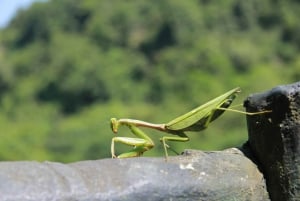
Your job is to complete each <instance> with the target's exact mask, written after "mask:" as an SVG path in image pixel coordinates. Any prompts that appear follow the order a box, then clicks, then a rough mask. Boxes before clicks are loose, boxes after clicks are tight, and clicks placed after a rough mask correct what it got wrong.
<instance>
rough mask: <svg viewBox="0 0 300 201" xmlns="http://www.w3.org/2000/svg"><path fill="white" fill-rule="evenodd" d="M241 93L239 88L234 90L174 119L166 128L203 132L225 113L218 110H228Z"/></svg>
mask: <svg viewBox="0 0 300 201" xmlns="http://www.w3.org/2000/svg"><path fill="white" fill-rule="evenodd" d="M239 92H240V88H239V87H237V88H235V89H232V90H230V91H228V92H226V93H225V94H223V95H221V96H219V97H217V98H215V99H213V100H211V101H209V102H207V103H205V104H203V105H201V106H199V107H197V108H195V109H193V110H192V111H190V112H188V113H186V114H184V115H181V116H179V117H177V118H175V119H173V120H172V121H170V122H169V123H167V124H166V125H165V127H166V128H167V129H168V130H169V131H170V132H172V131H200V130H203V129H205V128H206V127H207V125H208V124H209V123H210V122H212V121H213V120H215V119H217V118H218V117H219V116H220V115H221V114H223V112H224V111H225V110H218V108H228V107H229V106H230V104H231V103H232V101H233V100H234V99H235V97H236V95H237V93H239Z"/></svg>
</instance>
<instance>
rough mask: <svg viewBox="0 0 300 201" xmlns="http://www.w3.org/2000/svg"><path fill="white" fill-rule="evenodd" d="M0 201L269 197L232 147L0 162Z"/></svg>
mask: <svg viewBox="0 0 300 201" xmlns="http://www.w3.org/2000/svg"><path fill="white" fill-rule="evenodd" d="M0 195H1V197H0V200H5V201H10V200H14V201H15V200H22V201H26V200H30V201H41V200H43V201H48V200H49V201H50V200H56V201H69V200H70V201H71V200H72V201H74V200H76V201H83V200H84V201H88V200H93V201H97V200H101V201H102V200H112V201H116V200H122V201H126V200H128V201H129V200H130V201H132V200H144V201H147V200H155V201H157V200H190V201H193V200H203V201H204V200H205V201H206V200H210V201H213V200H222V201H226V200H232V201H233V200H238V201H244V200H245V201H246V200H247V201H251V200H253V201H260V200H263V201H265V200H269V197H268V193H267V191H266V185H265V181H264V178H263V175H262V174H261V172H260V171H259V170H258V168H257V166H256V164H255V163H253V162H252V161H251V160H250V159H249V158H248V157H246V156H245V155H244V154H243V152H241V151H240V150H238V149H235V148H233V149H228V150H224V151H215V152H202V151H193V150H187V151H186V152H185V154H183V155H180V156H175V157H169V159H168V160H167V161H165V159H164V158H145V157H139V158H129V159H103V160H96V161H81V162H76V163H70V164H62V163H56V162H42V163H40V162H30V161H20V162H1V163H0Z"/></svg>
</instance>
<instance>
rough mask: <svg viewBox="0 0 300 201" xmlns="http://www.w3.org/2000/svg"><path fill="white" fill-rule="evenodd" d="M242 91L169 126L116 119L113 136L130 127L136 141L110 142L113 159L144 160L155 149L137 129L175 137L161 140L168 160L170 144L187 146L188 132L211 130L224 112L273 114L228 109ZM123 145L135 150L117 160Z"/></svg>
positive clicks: (112, 119)
mask: <svg viewBox="0 0 300 201" xmlns="http://www.w3.org/2000/svg"><path fill="white" fill-rule="evenodd" d="M240 91H241V90H240V88H239V87H237V88H234V89H232V90H230V91H228V92H226V93H224V94H223V95H221V96H219V97H216V98H215V99H213V100H211V101H209V102H207V103H205V104H203V105H201V106H199V107H197V108H195V109H193V110H192V111H190V112H188V113H186V114H183V115H181V116H179V117H177V118H175V119H173V120H171V121H170V122H168V123H165V124H154V123H149V122H145V121H141V120H136V119H116V118H111V120H110V125H111V129H112V131H113V132H114V133H117V132H118V128H119V127H120V126H127V127H128V128H129V129H130V130H131V132H132V133H133V134H134V135H135V136H136V137H137V138H131V137H113V138H112V142H111V155H112V158H128V157H136V156H141V155H142V154H143V153H144V152H145V151H148V150H150V149H152V148H153V147H154V142H153V141H152V139H151V138H150V137H149V136H148V135H147V134H146V133H144V132H143V131H142V130H141V129H139V128H138V127H146V128H151V129H155V130H158V131H162V132H165V133H168V134H172V135H175V136H163V137H162V138H160V141H161V142H162V145H163V148H164V152H165V157H166V159H167V158H168V151H167V149H168V148H169V146H168V145H167V143H166V142H167V141H178V142H186V141H189V137H188V136H187V135H186V133H185V132H187V131H193V132H196V131H201V130H204V129H205V128H207V127H208V125H209V124H210V123H211V122H212V121H214V120H215V119H217V118H218V117H220V116H221V115H222V114H223V113H224V112H225V111H234V112H238V113H243V114H247V115H257V114H263V113H268V112H271V111H259V112H253V113H249V112H243V111H239V110H234V109H230V108H228V107H229V106H230V105H231V103H232V102H233V100H234V99H235V98H236V96H237V94H238V93H239V92H240ZM116 142H119V143H123V144H126V145H129V146H133V148H132V150H131V151H129V152H126V153H122V154H120V155H118V156H116V155H115V143H116Z"/></svg>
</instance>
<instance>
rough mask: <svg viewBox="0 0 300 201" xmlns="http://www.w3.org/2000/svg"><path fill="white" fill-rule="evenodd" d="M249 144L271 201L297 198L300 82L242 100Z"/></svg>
mask: <svg viewBox="0 0 300 201" xmlns="http://www.w3.org/2000/svg"><path fill="white" fill-rule="evenodd" d="M244 105H245V107H246V109H247V111H248V112H254V111H260V110H272V113H266V114H264V115H253V116H249V115H247V124H248V133H249V146H250V147H251V149H252V152H253V154H254V156H255V157H256V158H257V160H258V162H259V166H261V168H262V171H263V173H264V175H265V177H266V181H267V186H268V191H269V193H270V198H271V200H273V201H296V200H300V175H299V173H300V82H297V83H294V84H290V85H285V86H278V87H276V88H274V89H272V90H270V91H267V92H264V93H260V94H253V95H251V96H249V97H248V99H247V100H246V101H245V103H244Z"/></svg>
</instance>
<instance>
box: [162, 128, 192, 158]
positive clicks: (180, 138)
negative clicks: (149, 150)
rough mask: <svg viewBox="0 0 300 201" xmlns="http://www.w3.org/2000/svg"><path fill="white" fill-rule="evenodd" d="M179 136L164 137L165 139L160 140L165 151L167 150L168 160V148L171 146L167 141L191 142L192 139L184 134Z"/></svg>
mask: <svg viewBox="0 0 300 201" xmlns="http://www.w3.org/2000/svg"><path fill="white" fill-rule="evenodd" d="M177 135H178V137H173V136H164V137H162V138H160V141H161V142H162V144H163V147H164V150H165V156H166V159H167V158H168V150H167V148H169V145H167V143H166V141H177V142H187V141H189V140H190V138H189V137H188V136H187V135H186V134H184V133H180V134H177Z"/></svg>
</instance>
